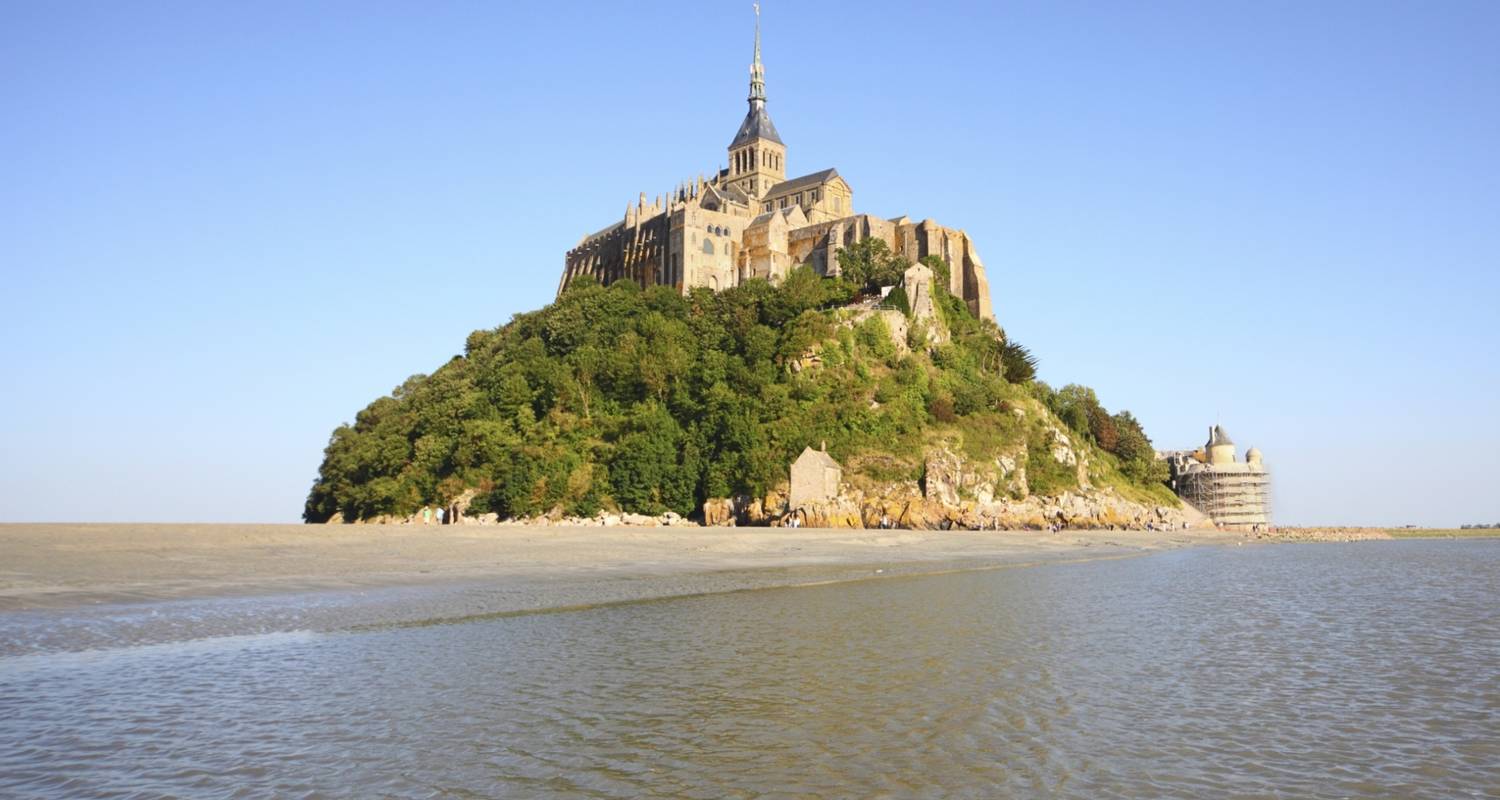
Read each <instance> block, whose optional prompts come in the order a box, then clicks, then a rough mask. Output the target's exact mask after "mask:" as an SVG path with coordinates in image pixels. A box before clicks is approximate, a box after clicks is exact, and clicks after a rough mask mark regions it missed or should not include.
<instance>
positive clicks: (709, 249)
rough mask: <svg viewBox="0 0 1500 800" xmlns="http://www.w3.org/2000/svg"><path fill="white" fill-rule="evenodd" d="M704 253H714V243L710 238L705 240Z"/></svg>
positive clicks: (709, 254)
mask: <svg viewBox="0 0 1500 800" xmlns="http://www.w3.org/2000/svg"><path fill="white" fill-rule="evenodd" d="M703 254H704V255H708V256H711V255H713V254H714V243H713V242H712V241H710V240H708V239H704V240H703Z"/></svg>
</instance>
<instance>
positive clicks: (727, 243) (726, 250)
mask: <svg viewBox="0 0 1500 800" xmlns="http://www.w3.org/2000/svg"><path fill="white" fill-rule="evenodd" d="M724 255H726V256H727V255H729V242H725V243H724Z"/></svg>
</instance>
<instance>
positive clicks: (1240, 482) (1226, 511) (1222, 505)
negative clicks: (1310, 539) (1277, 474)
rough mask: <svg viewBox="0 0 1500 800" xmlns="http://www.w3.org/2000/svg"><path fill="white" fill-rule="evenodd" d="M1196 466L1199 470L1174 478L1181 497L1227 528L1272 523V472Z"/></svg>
mask: <svg viewBox="0 0 1500 800" xmlns="http://www.w3.org/2000/svg"><path fill="white" fill-rule="evenodd" d="M1197 466H1198V467H1199V469H1193V470H1188V471H1185V472H1183V473H1182V474H1181V475H1174V476H1173V488H1174V489H1176V490H1177V494H1178V496H1179V497H1181V498H1182V499H1183V500H1186V501H1187V502H1189V503H1191V504H1192V505H1193V507H1195V508H1197V509H1198V510H1199V511H1202V512H1203V513H1205V514H1207V515H1208V516H1209V518H1210V519H1212V520H1213V521H1214V522H1215V523H1217V524H1219V525H1223V526H1225V527H1234V528H1242V527H1243V528H1248V527H1252V526H1255V525H1268V524H1270V521H1271V476H1270V473H1268V472H1266V471H1265V470H1264V469H1243V468H1242V469H1235V470H1226V469H1222V468H1215V467H1212V466H1209V465H1206V464H1199V465H1197ZM1233 466H1236V467H1245V466H1248V465H1243V464H1235V465H1233Z"/></svg>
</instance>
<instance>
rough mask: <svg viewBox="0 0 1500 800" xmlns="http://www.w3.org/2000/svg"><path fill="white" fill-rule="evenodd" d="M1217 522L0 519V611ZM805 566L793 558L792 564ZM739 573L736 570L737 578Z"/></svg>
mask: <svg viewBox="0 0 1500 800" xmlns="http://www.w3.org/2000/svg"><path fill="white" fill-rule="evenodd" d="M1231 539H1232V537H1229V536H1226V535H1224V534H1219V533H1215V532H1211V531H1181V532H1171V533H1148V532H1141V531H1064V532H1061V533H1058V534H1049V533H1045V532H1031V531H943V532H938V531H889V530H855V531H851V530H818V529H807V528H803V529H795V530H793V529H785V528H690V527H683V528H632V527H610V528H598V527H590V528H569V527H511V526H494V527H488V526H487V527H480V526H438V525H432V526H400V525H336V526H326V525H223V524H212V525H208V524H205V525H182V524H129V525H116V524H99V525H93V524H79V525H71V524H48V525H35V524H9V525H0V609H24V608H65V607H70V606H77V605H86V604H94V603H99V602H118V601H129V600H164V599H174V598H185V597H220V596H240V595H251V594H267V593H285V592H293V591H307V590H317V589H344V588H368V587H378V586H401V585H416V584H428V583H440V582H452V581H485V582H489V583H502V584H503V583H526V584H537V583H539V582H540V583H545V582H547V581H558V580H568V581H572V582H577V581H580V580H582V581H590V580H594V581H619V580H622V579H632V578H652V577H666V576H679V577H680V576H684V575H694V574H697V575H706V574H713V573H722V572H746V571H775V570H781V571H782V572H783V573H785V572H786V570H788V569H793V570H794V571H795V574H791V573H788V574H784V575H782V576H781V577H773V576H770V575H767V577H766V578H765V579H764V580H763V581H760V583H764V584H765V585H776V584H789V583H795V582H800V581H805V580H807V579H809V574H810V573H809V570H808V569H807V568H816V567H822V568H828V569H830V570H836V571H837V573H838V574H839V575H844V574H847V572H848V570H847V568H850V567H861V568H862V567H864V566H870V565H884V566H885V567H889V568H891V569H892V571H899V572H901V573H906V574H911V573H916V572H924V571H941V570H945V569H955V568H958V569H962V568H966V567H967V568H977V567H984V566H998V565H1005V564H1015V563H1022V562H1028V561H1032V560H1056V559H1060V558H1061V559H1070V558H1079V557H1090V556H1105V555H1124V554H1130V553H1138V552H1143V551H1153V550H1160V549H1167V548H1175V547H1184V546H1190V545H1194V544H1205V543H1213V542H1223V541H1228V540H1231ZM798 568H800V569H798ZM742 583H743V581H741V582H738V583H736V587H737V588H738V587H740V584H742Z"/></svg>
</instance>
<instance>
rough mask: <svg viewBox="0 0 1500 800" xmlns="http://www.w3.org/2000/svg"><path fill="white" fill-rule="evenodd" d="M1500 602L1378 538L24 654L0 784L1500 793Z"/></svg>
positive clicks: (1441, 548)
mask: <svg viewBox="0 0 1500 800" xmlns="http://www.w3.org/2000/svg"><path fill="white" fill-rule="evenodd" d="M330 602H331V601H330ZM205 604H206V605H210V606H211V604H208V603H205ZM192 605H193V604H185V605H184V604H177V605H174V606H172V607H171V608H172V609H173V611H172V612H171V613H168V614H167V615H166V616H167V617H168V618H167V619H162V620H160V624H162V625H172V624H174V622H173V620H172V619H171V618H170V617H172V616H173V615H189V616H190V615H192V614H193V613H197V612H194V611H192ZM157 612H158V615H160V609H157ZM1497 612H1500V541H1494V540H1488V541H1457V542H1372V543H1362V544H1346V545H1297V546H1276V547H1236V548H1204V549H1196V550H1188V551H1175V552H1167V553H1162V554H1158V555H1153V556H1149V557H1143V558H1133V559H1124V560H1109V561H1097V562H1091V563H1085V564H1070V565H1049V566H1039V567H1031V568H1026V569H1008V570H997V571H993V572H980V573H966V574H956V575H942V576H933V577H922V578H899V579H892V580H879V581H867V582H859V583H846V584H837V585H828V586H818V587H810V588H800V589H774V590H765V591H756V592H745V593H736V594H727V595H715V596H707V597H690V598H682V599H676V600H667V601H660V602H649V603H638V604H630V605H620V606H611V607H605V608H596V609H591V610H586V611H578V612H572V613H564V614H543V615H531V616H513V617H500V618H490V619H485V618H478V619H470V620H466V621H461V622H447V623H434V624H425V625H405V626H398V627H387V628H381V629H375V630H358V631H348V632H334V633H278V634H270V635H261V636H240V637H221V638H214V639H206V640H199V641H191V642H185V643H174V644H160V645H147V646H136V647H123V648H115V649H108V650H97V651H91V652H83V653H64V652H45V653H34V654H30V655H20V656H12V657H8V658H0V796H5V797H104V796H110V797H117V796H125V797H129V796H140V797H154V796H162V795H173V796H190V797H304V796H329V795H331V796H359V797H385V796H389V797H413V796H415V797H494V796H507V797H526V798H532V797H640V796H649V797H704V798H717V797H765V796H771V797H775V796H787V797H790V796H799V797H806V796H821V797H1003V796H1012V797H1033V796H1037V797H1042V796H1045V797H1079V798H1110V797H1265V796H1285V797H1328V798H1342V797H1413V798H1424V797H1431V798H1453V797H1496V796H1500V613H1497ZM202 613H216V612H202ZM237 613H239V612H237ZM246 613H248V612H246ZM37 619H38V618H37V617H29V618H28V620H30V621H28V623H27V625H28V626H33V627H35V626H36V625H37V624H38V623H36V622H35V620H37ZM42 619H45V618H42ZM137 624H145V625H148V626H149V624H150V623H149V622H146V623H140V622H139V621H137ZM41 627H42V628H45V625H42V626H41ZM0 629H4V628H0ZM9 629H10V630H16V629H17V628H16V627H14V626H12V627H10V628H9ZM250 629H253V627H252V628H250Z"/></svg>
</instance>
